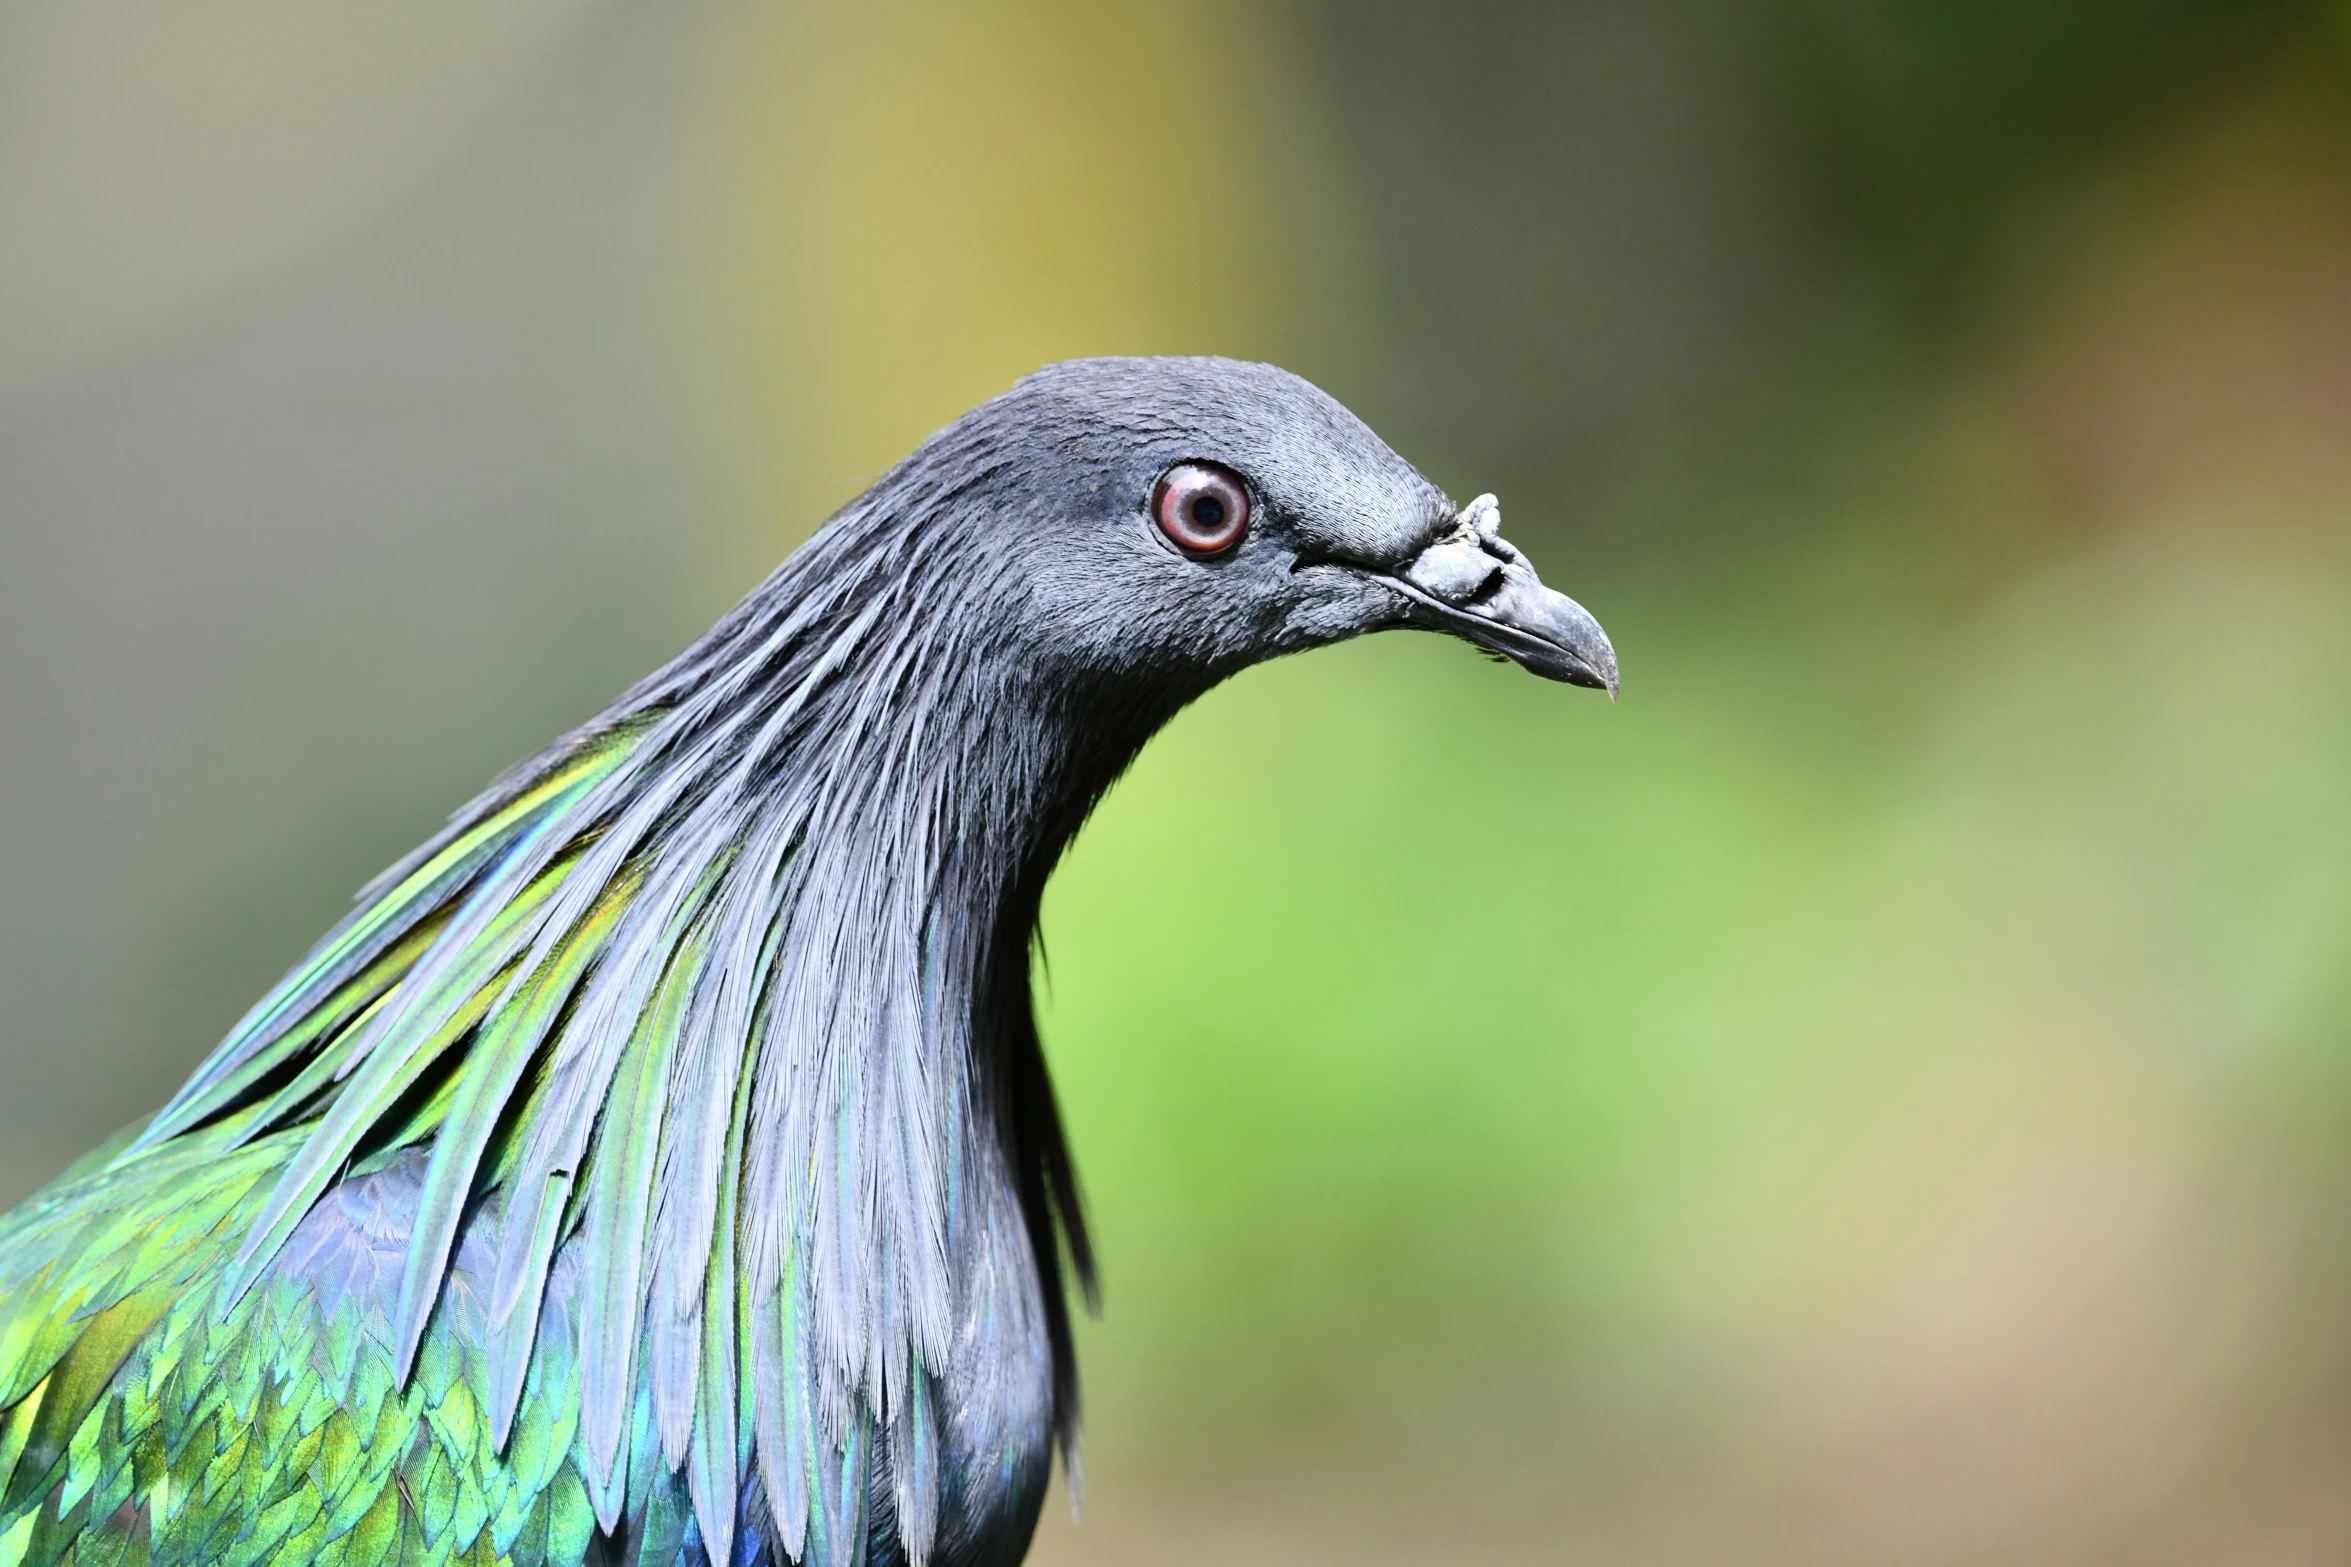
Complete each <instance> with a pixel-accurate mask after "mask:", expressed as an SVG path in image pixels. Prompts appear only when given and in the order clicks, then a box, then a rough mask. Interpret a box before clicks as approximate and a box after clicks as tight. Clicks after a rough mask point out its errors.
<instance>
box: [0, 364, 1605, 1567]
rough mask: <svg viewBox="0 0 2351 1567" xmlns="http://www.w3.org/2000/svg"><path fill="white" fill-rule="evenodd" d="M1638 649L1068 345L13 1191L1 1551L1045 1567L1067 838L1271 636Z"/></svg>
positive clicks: (1487, 558)
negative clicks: (101, 1140)
mask: <svg viewBox="0 0 2351 1567" xmlns="http://www.w3.org/2000/svg"><path fill="white" fill-rule="evenodd" d="M1396 628H1419V629H1423V630H1435V631H1442V632H1447V633H1450V634H1452V635H1454V636H1457V637H1460V638H1463V639H1465V640H1467V641H1469V642H1471V643H1473V644H1475V645H1476V646H1478V647H1480V648H1482V649H1485V650H1487V651H1488V652H1490V653H1492V654H1495V655H1498V656H1500V657H1502V658H1505V659H1508V660H1511V661H1514V662H1516V663H1517V664H1519V665H1521V666H1523V667H1524V668H1526V669H1528V670H1531V671H1532V672H1534V673H1535V674H1538V675H1541V676H1544V677H1546V678H1549V679H1552V680H1558V681H1563V682H1566V683H1568V684H1571V685H1578V686H1585V687H1591V688H1595V689H1601V690H1605V691H1607V692H1608V693H1609V694H1610V696H1611V697H1612V698H1613V697H1614V695H1615V693H1616V689H1617V666H1616V656H1615V653H1614V651H1613V649H1612V648H1611V647H1610V645H1609V641H1608V639H1607V637H1606V636H1605V635H1604V634H1603V633H1602V632H1601V629H1600V627H1599V625H1598V624H1597V623H1596V622H1595V621H1594V620H1593V619H1592V617H1591V616H1590V615H1589V614H1587V613H1586V612H1585V611H1584V610H1583V609H1582V608H1581V607H1579V606H1578V605H1577V604H1576V603H1575V602H1574V601H1572V600H1571V599H1568V598H1566V597H1565V596H1563V595H1561V594H1559V593H1557V592H1554V591H1552V590H1551V589H1550V588H1548V587H1545V586H1544V585H1543V583H1542V581H1541V580H1540V579H1539V578H1538V577H1537V575H1536V573H1535V570H1534V567H1533V566H1532V565H1531V564H1530V563H1529V562H1528V560H1527V559H1526V557H1525V556H1524V555H1523V554H1521V553H1520V552H1519V551H1518V550H1517V549H1516V548H1514V547H1513V546H1512V545H1511V544H1510V543H1509V542H1508V541H1507V540H1505V539H1504V538H1503V536H1502V531H1501V514H1500V509H1499V507H1498V506H1497V504H1496V503H1495V501H1494V499H1493V497H1491V496H1480V497H1478V498H1477V499H1476V500H1474V501H1472V502H1470V503H1469V504H1468V505H1466V506H1456V505H1454V504H1453V503H1452V502H1451V501H1449V500H1448V499H1447V498H1446V496H1445V495H1444V494H1443V493H1442V492H1441V491H1439V490H1438V489H1437V487H1436V486H1435V485H1433V484H1431V483H1430V482H1429V481H1428V480H1427V479H1425V478H1423V477H1422V476H1421V475H1420V473H1418V472H1417V471H1416V470H1415V469H1414V468H1413V467H1411V465H1409V464H1408V463H1406V462H1405V461H1404V460H1403V459H1402V458H1400V457H1398V456H1397V455H1396V454H1395V453H1394V452H1393V451H1391V450H1390V449H1389V448H1388V447H1387V446H1386V445H1385V444H1383V443H1382V442H1381V440H1380V439H1379V438H1378V437H1377V436H1376V435H1374V434H1373V433H1372V432H1371V430H1370V429H1368V428H1367V427H1366V426H1365V425H1364V424H1363V423H1362V422H1361V421H1360V420H1358V419H1356V418H1355V417H1354V416H1353V415H1352V414H1350V413H1349V412H1348V411H1347V410H1346V409H1345V408H1343V407H1341V406H1340V405H1339V404H1338V403H1337V402H1336V401H1334V400H1333V399H1332V398H1330V397H1329V396H1327V395H1326V394H1324V393H1323V392H1321V391H1319V390H1317V389H1316V388H1315V387H1313V386H1311V385H1309V384H1308V383H1307V382H1305V381H1303V380H1301V379H1299V378H1298V377H1296V376H1294V375H1291V374H1289V373H1288V372H1286V371H1283V370H1280V369H1277V368H1274V367H1272V366H1268V365H1262V364H1250V363H1243V362H1238V361H1233V360H1226V359H1214V358H1128V359H1092V360H1079V361H1072V362H1069V363H1065V364H1057V365H1053V366H1049V367H1047V368H1046V369H1043V370H1041V371H1038V372H1037V373H1036V374H1034V375H1031V376H1029V377H1027V378H1026V379H1024V380H1022V381H1020V382H1018V383H1017V384H1016V385H1014V386H1013V387H1012V388H1011V389H1010V390H1009V391H1007V392H1005V393H1003V394H1002V395H1000V396H998V397H996V398H994V399H992V400H991V401H989V402H986V403H983V404H982V405H980V406H979V407H978V408H975V409H973V410H972V411H971V412H970V413H968V414H966V415H965V416H964V417H962V418H960V419H958V420H956V421H955V422H954V423H953V424H950V425H948V426H947V427H946V428H945V429H943V430H940V431H939V432H938V433H937V434H935V435H933V436H932V437H930V439H928V440H927V441H925V442H924V443H923V444H922V445H921V446H920V447H919V448H918V449H917V450H916V451H915V452H914V453H913V454H912V455H911V456H909V457H907V458H906V459H905V460H904V461H902V462H900V463H899V464H898V465H897V466H896V467H895V468H893V469H891V470H890V471H889V472H888V473H887V474H885V475H884V476H883V477H882V478H881V479H880V480H879V481H878V482H877V483H875V484H874V485H873V486H872V488H870V489H868V490H867V491H866V492H865V493H864V494H862V495H860V496H858V497H857V498H856V499H855V500H853V501H851V502H850V503H849V504H848V505H847V506H845V507H844V508H842V510H841V511H840V512H839V513H838V514H836V515H835V516H834V517H832V518H831V520H829V521H828V522H826V523H825V524H824V526H823V527H822V528H820V529H819V530H818V531H817V532H816V533H815V534H814V536H813V537H811V538H810V539H809V541H808V542H807V543H806V544H805V545H803V546H802V547H801V548H800V549H798V550H797V551H795V552H794V553H793V554H792V555H791V556H790V557H789V558H788V559H786V560H785V561H784V563H783V564H782V565H781V566H780V567H779V568H778V569H777V570H776V571H775V573H774V574H773V575H772V576H770V577H769V578H768V579H767V580H766V581H765V582H763V583H762V584H760V585H759V587H757V588H756V589H755V590H754V591H753V592H752V593H751V594H750V595H749V596H748V597H747V598H745V599H744V600H743V601H742V602H741V603H740V604H738V605H737V606H736V607H735V608H734V609H733V610H731V611H730V612H729V613H728V614H727V615H726V616H725V617H724V618H723V619H721V620H720V621H719V622H718V624H717V625H716V626H714V627H712V628H711V629H710V631H709V632H707V633H706V634H705V635H703V636H702V637H701V638H700V639H699V640H697V641H695V642H694V643H693V644H692V645H691V646H689V647H688V648H686V649H685V651H684V652H682V653H680V654H679V655H677V657H675V658H674V659H672V660H671V661H670V662H669V663H668V664H667V665H665V666H664V667H663V668H661V669H659V670H657V671H656V672H655V673H653V674H652V675H651V676H649V677H648V678H646V679H645V680H644V681H642V682H641V683H639V684H638V685H637V686H635V687H634V688H633V689H631V690H629V691H628V692H626V693H624V694H623V695H622V696H621V697H620V698H619V699H618V700H617V701H615V702H614V703H613V704H612V705H611V706H610V707H608V708H607V709H605V710H604V711H603V712H602V713H600V714H598V715H597V716H595V717H594V718H592V719H590V720H589V721H588V722H587V723H585V724H583V725H581V726H580V727H579V728H577V729H575V730H573V731H572V732H571V733H570V734H568V735H565V736H564V737H563V738H561V739H560V740H558V741H556V742H555V743H554V744H553V745H552V746H550V747H549V748H548V749H546V750H544V751H542V752H540V753H539V754H538V755H536V756H534V757H532V758H530V759H529V760H528V761H526V762H524V763H522V764H521V765H519V766H517V767H516V768H514V769H513V770H512V771H510V772H508V773H507V774H505V775H504V776H503V777H501V778H499V779H498V780H497V781H495V782H494V783H492V784H491V785H490V787H489V788H488V790H487V791H486V792H484V793H483V794H482V795H481V796H480V797H479V798H477V799H475V800H474V801H473V802H472V803H470V804H468V805H466V806H465V807H464V808H463V809H461V810H459V811H458V812H457V814H456V815H455V816H453V817H452V818H451V819H450V821H449V823H448V825H447V827H446V828H444V829H443V830H442V831H441V832H440V833H439V835H438V836H436V837H434V838H433V839H431V840H430V841H429V842H427V843H425V844H424V845H422V846H421V847H419V848H418V849H416V850H415V852H413V853H412V854H410V855H409V856H408V857H407V858H405V859H403V860H401V861H400V862H399V863H398V864H396V865H394V866H392V867H391V868H390V869H389V870H387V871H385V872H384V873H383V874H382V875H381V876H379V877H378V878H377V879H376V880H375V881H373V882H372V883H370V884H369V885H368V886H367V887H366V888H364V889H363V890H362V891H361V892H360V893H359V895H358V897H357V899H356V901H355V903H354V905H353V907H352V909H351V912H350V913H349V914H348V915H347V916H346V917H345V918H344V919H343V920H342V922H341V923H340V924H338V925H336V926H335V927H334V928H333V929H332V930H330V931H329V932H327V934H326V935H325V936H324V937H323V938H322V939H321V940H320V941H319V942H318V943H317V945H316V946H314V947H313V948H312V949H311V950H310V952H309V953H308V954H307V955H306V956H304V957H303V958H302V959H301V961H300V962H298V963H296V964H295V965H294V967H293V968H292V969H291V970H290V971H289V972H288V973H287V974H286V975H285V977H284V978H283V979H281V980H280V981H279V982H278V983H277V984H276V986H275V987H274V988H272V989H271V990H270V991H269V992H268V993H267V994H266V995H264V996H263V997H262V998H261V999H260V1000H259V1001H258V1002H257V1003H256V1004H255V1005H254V1006H253V1007H252V1009H251V1010H250V1011H249V1012H248V1013H247V1014H246V1015H245V1016H244V1017H243V1018H242V1019H241V1020H240V1021H239V1022H238V1023H237V1024H236V1026H235V1027H234V1028H233V1029H231V1030H230V1032H229V1034H228V1036H227V1037H226V1038H225V1039H224V1040H223V1041H222V1042H221V1044H220V1045H219V1046H218V1047H217V1048H216V1049H215V1050H214V1051H213V1053H212V1054H211V1056H210V1057H209V1058H208V1059H206V1060H205V1061H204V1062H203V1063H202V1064H201V1065H200V1066H199V1067H197V1069H196V1071H195V1073H194V1075H192V1076H191V1077H190V1078H189V1079H188V1080H187V1082H186V1084H185V1085H184V1086H183V1087H182V1088H181V1089H180V1090H179V1091H178V1092H177V1093H176V1094H175V1095H174V1096H173V1097H172V1098H171V1100H170V1101H169V1103H167V1104H165V1105H164V1106H163V1108H162V1109H161V1110H160V1111H159V1112H157V1113H156V1114H155V1115H154V1116H153V1117H152V1118H151V1119H149V1120H147V1121H145V1122H144V1123H142V1124H140V1125H138V1126H135V1127H133V1128H131V1129H130V1130H128V1131H126V1132H124V1133H123V1134H121V1135H120V1136H119V1137H117V1138H116V1139H115V1140H114V1141H113V1142H111V1143H110V1144H108V1145H106V1146H104V1147H102V1148H100V1149H98V1150H96V1151H95V1152H93V1153H91V1154H90V1155H88V1156H87V1157H85V1158H84V1159H82V1160H81V1161H80V1162H78V1163H77V1164H75V1165H74V1166H73V1167H71V1168H70V1169H68V1170H67V1171H66V1172H65V1173H64V1174H62V1175H61V1176H59V1177H58V1178H57V1179H56V1180H55V1181H53V1182H52V1183H51V1184H49V1185H48V1186H47V1187H45V1188H44V1189H42V1190H41V1191H39V1192H38V1193H36V1194H35V1195H34V1196H32V1197H31V1198H29V1199H27V1200H26V1201H25V1202H24V1203H22V1204H21V1205H20V1206H18V1207H17V1208H16V1209H14V1210H13V1211H12V1212H10V1213H8V1214H7V1215H5V1216H4V1217H0V1567H28V1564H39V1567H47V1564H51V1563H64V1562H72V1563H76V1564H79V1567H94V1564H100V1563H104V1564H108V1567H113V1564H116V1563H123V1564H130V1563H145V1564H153V1567H162V1564H165V1563H203V1564H227V1567H252V1564H259V1563H272V1564H296V1563H320V1564H327V1563H333V1564H346V1563H347V1564H350V1567H381V1564H402V1567H407V1564H419V1563H442V1562H448V1563H457V1562H464V1563H490V1562H500V1563H507V1562H511V1563H520V1564H534V1567H536V1564H567V1567H568V1564H574V1563H585V1562H607V1563H639V1564H646V1567H703V1564H728V1567H782V1564H785V1563H796V1564H811V1567H813V1564H823V1567H845V1564H853V1563H854V1564H899V1563H904V1564H908V1567H962V1564H1009V1563H1013V1562H1016V1561H1018V1560H1019V1559H1020V1558H1021V1557H1022V1556H1023V1555H1024V1554H1025V1553H1026V1551H1027V1549H1028V1544H1029V1540H1030V1537H1031V1534H1032V1532H1033V1529H1034V1527H1035V1522H1036V1519H1037V1515H1038V1511H1039V1508H1040V1506H1041V1503H1042V1499H1043V1496H1044V1492H1045V1489H1046V1484H1047V1481H1048V1478H1049V1476H1050V1471H1051V1467H1052V1462H1053V1456H1054V1454H1055V1452H1056V1451H1057V1450H1058V1451H1059V1452H1061V1453H1062V1454H1063V1456H1064V1459H1065V1461H1067V1459H1068V1458H1069V1455H1070V1454H1071V1451H1072V1444H1073V1443H1074V1441H1075V1437H1076V1429H1077V1420H1078V1386H1077V1374H1076V1366H1075V1360H1074V1357H1073V1353H1072V1348H1071V1337H1070V1307H1069V1305H1068V1300H1067V1285H1068V1282H1069V1281H1071V1280H1074V1281H1075V1282H1076V1283H1077V1284H1078V1285H1079V1286H1081V1288H1082V1291H1083V1293H1084V1294H1085V1295H1086V1297H1087V1298H1088V1299H1089V1301H1090V1300H1091V1298H1092V1295H1093V1271H1094V1270H1093V1254H1092V1248H1091V1244H1090V1242H1089V1239H1088V1235H1087V1229H1086V1224H1085V1219H1084V1210H1083V1207H1082V1205H1081V1202H1080V1198H1079V1192H1078V1186H1077V1182H1076V1179H1075V1176H1074V1174H1073V1172H1072V1169H1071V1163H1070V1158H1069V1153H1068V1148H1067V1145H1066V1143H1065V1141H1064V1137H1063V1133H1062V1129H1061V1123H1060V1118H1059V1115H1058V1112H1057V1110H1056V1108H1055V1104H1054V1099H1053V1093H1052V1088H1051V1085H1050V1083H1049V1082H1048V1080H1047V1076H1046V1071H1045V1064H1044V1059H1043V1056H1042V1053H1041V1051H1040V1048H1039V1043H1038V1033H1037V1024H1036V1018H1035V1012H1034V1007H1033V1002H1032V998H1031V992H1030V973H1031V964H1032V950H1033V944H1034V941H1035V937H1036V929H1037V920H1038V908H1039V899H1040V897H1041V894H1042V891H1043V888H1044V885H1045V882H1046V879H1047V877H1048V876H1049V875H1050V874H1051V872H1052V870H1053V868H1054V865H1055V862H1056V861H1057V859H1058V858H1059V856H1060V855H1061V853H1062V851H1063V849H1064V848H1065V847H1066V846H1067V845H1068V843H1069V842H1070V840H1071V838H1072V836H1073V835H1074V834H1075V833H1076V832H1077V830H1078V828H1079V826H1080V825H1081V824H1082V823H1083V822H1084V821H1085V819H1086V817H1087V814H1088V812H1089V811H1090V810H1091V808H1092V807H1093V805H1094V804H1095V802H1096V801H1097V800H1099V799H1100V798H1101V797H1102V794H1103V792H1104V791H1105V790H1106V789H1108V788H1109V787H1110V786H1111V784H1112V783H1113V782H1114V781H1115V780H1116V779H1117V778H1118V777H1119V776H1120V774H1121V772H1122V771H1123V770H1124V769H1125V768H1126V767H1127V766H1128V764H1129V763H1130V762H1131V761H1132V760H1133V759H1134V757H1135V755H1136V754H1137V752H1138V751H1139V750H1140V749H1141V747H1142V746H1143V744H1144V743H1145V741H1147V740H1148V739H1149V738H1150V737H1151V735H1152V734H1153V733H1154V732H1155V731H1157V730H1158V729H1159V728H1160V727H1161V726H1162V725H1163V724H1165V723H1166V722H1167V721H1168V720H1169V718H1170V717H1172V716H1173V715H1174V714H1175V713H1176V712H1177V711H1179V710H1180V709H1181V708H1183V707H1184V706H1185V705H1186V704H1187V703H1189V702H1191V701H1192V700H1194V699H1195V698H1197V697H1199V696H1200V695H1201V694H1202V693H1204V692H1206V691H1208V690H1209V689H1210V688H1211V687H1213V686H1215V685H1216V684H1217V683H1218V682H1220V681H1222V680H1224V679H1225V678H1226V677H1227V676H1229V675H1232V674H1234V673H1235V672H1236V671H1239V670H1241V669H1245V668H1247V667H1248V666H1250V665H1252V664H1255V663H1258V662H1260V661H1262V660H1265V659H1269V658H1274V657H1277V656H1279V655H1282V654H1286V653H1296V652H1302V651H1304V650H1306V649H1309V648H1316V647H1321V646H1324V645H1325V644H1328V643H1333V642H1339V641H1343V640H1345V639H1347V638H1350V637H1354V636H1359V635H1362V634H1364V633H1366V632H1372V631H1382V630H1389V629H1396Z"/></svg>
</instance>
